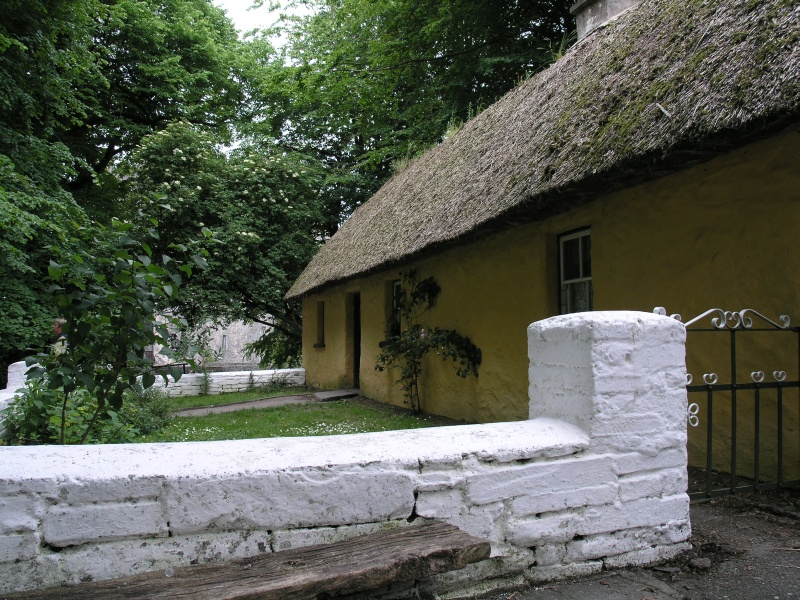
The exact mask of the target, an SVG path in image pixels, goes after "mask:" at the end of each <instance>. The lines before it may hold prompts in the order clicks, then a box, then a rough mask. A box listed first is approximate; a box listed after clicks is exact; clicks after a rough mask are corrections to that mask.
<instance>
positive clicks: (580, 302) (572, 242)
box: [558, 229, 592, 315]
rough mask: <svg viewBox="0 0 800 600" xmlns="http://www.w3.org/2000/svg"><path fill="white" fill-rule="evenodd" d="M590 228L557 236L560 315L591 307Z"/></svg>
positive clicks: (590, 308)
mask: <svg viewBox="0 0 800 600" xmlns="http://www.w3.org/2000/svg"><path fill="white" fill-rule="evenodd" d="M590 233H591V230H590V229H581V230H580V231H574V232H572V233H566V234H564V235H562V236H560V237H559V238H558V256H559V284H560V285H559V296H560V302H561V314H562V315H564V314H567V313H573V312H583V311H587V310H592V238H591V236H590Z"/></svg>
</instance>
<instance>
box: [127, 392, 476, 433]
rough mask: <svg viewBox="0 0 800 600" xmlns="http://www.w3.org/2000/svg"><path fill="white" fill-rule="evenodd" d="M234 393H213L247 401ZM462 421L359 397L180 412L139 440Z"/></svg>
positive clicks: (221, 400) (359, 429)
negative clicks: (207, 412) (199, 413)
mask: <svg viewBox="0 0 800 600" xmlns="http://www.w3.org/2000/svg"><path fill="white" fill-rule="evenodd" d="M230 396H233V394H225V395H222V396H211V398H215V399H216V402H214V404H227V403H230V402H231V401H235V402H242V399H241V394H236V396H238V397H239V399H237V400H230V399H229V397H230ZM259 397H261V398H263V397H264V396H263V395H262V396H259ZM206 398H208V397H206ZM250 399H254V398H250ZM192 406H198V404H192ZM458 424H460V423H459V422H457V421H452V420H450V419H445V418H442V417H435V416H431V415H414V414H412V413H411V412H410V411H407V410H403V409H399V408H396V407H392V406H388V405H384V404H380V403H378V402H372V401H370V400H365V399H362V398H356V399H349V400H340V401H337V402H325V403H313V404H301V405H296V404H295V405H287V406H279V407H275V408H265V409H249V410H241V411H236V412H229V413H224V414H218V415H208V416H205V417H177V418H175V419H173V420H172V422H171V424H169V425H168V426H167V427H165V428H164V429H163V430H161V431H159V432H154V433H151V434H149V435H146V436H140V437H139V438H138V440H137V441H140V442H195V441H213V440H241V439H251V438H268V437H305V436H315V435H341V434H345V433H364V432H368V431H390V430H396V429H416V428H420V427H436V426H440V425H458Z"/></svg>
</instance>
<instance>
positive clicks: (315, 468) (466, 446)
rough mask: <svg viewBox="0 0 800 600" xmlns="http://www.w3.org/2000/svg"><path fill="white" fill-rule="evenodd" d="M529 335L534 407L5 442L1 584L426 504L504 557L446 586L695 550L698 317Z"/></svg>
mask: <svg viewBox="0 0 800 600" xmlns="http://www.w3.org/2000/svg"><path fill="white" fill-rule="evenodd" d="M528 336H529V349H530V356H531V370H530V371H531V401H530V404H531V409H530V412H531V419H530V420H528V421H520V422H513V423H494V424H488V425H472V426H461V427H443V428H437V429H421V430H410V431H393V432H382V433H371V434H358V435H346V436H336V437H316V438H285V439H269V440H245V441H230V442H196V443H184V444H161V445H158V444H140V445H114V446H105V447H103V446H94V447H66V448H61V447H52V446H51V447H26V448H0V592H2V591H11V590H22V589H30V588H37V587H43V586H50V585H59V584H62V583H74V582H79V581H85V580H89V579H104V578H110V577H115V576H120V575H125V574H131V573H137V572H142V571H150V570H160V569H166V568H168V567H170V566H176V565H185V564H190V563H195V562H201V563H202V562H212V561H222V560H226V559H230V558H233V557H239V556H248V555H254V554H259V553H262V552H273V551H279V550H283V549H287V548H294V547H299V546H303V545H308V544H315V543H321V542H331V541H336V540H339V539H344V538H347V537H350V536H354V535H360V534H362V533H366V532H370V531H376V530H380V529H383V528H387V527H402V526H405V525H407V523H408V521H409V520H413V519H418V518H435V519H441V520H444V521H447V522H450V523H453V524H454V525H457V526H458V527H461V528H462V529H464V530H465V531H467V532H469V533H471V534H473V535H476V536H479V537H482V538H485V539H488V540H490V541H491V543H492V558H491V559H490V560H488V561H484V562H482V563H478V564H476V565H471V566H469V567H467V568H466V569H463V570H461V571H458V572H454V573H449V574H444V575H441V576H437V577H435V578H431V579H429V580H426V581H424V582H421V583H419V584H418V585H419V587H421V588H423V589H422V590H421V591H423V592H428V593H433V594H440V593H451V592H453V591H454V590H459V591H462V592H463V591H466V590H467V589H469V590H471V591H475V590H476V589H487V588H489V587H493V586H496V585H500V584H503V585H505V584H509V583H520V582H522V581H524V580H528V581H548V580H552V579H557V578H561V577H566V576H570V575H580V574H589V573H596V572H598V571H600V570H602V569H604V568H610V567H617V566H623V565H631V564H644V563H649V562H653V561H657V560H661V559H664V558H668V557H671V556H673V555H675V554H677V553H678V552H680V551H682V550H683V549H685V548H686V547H687V546H688V544H687V543H686V540H687V539H688V537H689V534H690V526H689V500H688V497H687V495H686V485H687V482H686V450H685V441H686V440H685V436H686V431H685V427H686V391H685V387H684V382H685V379H684V373H685V365H684V337H685V332H684V329H683V325H682V324H681V323H679V322H678V321H675V320H673V319H669V318H666V317H661V316H656V315H652V314H648V313H632V312H619V313H586V314H577V315H568V316H564V317H557V318H554V319H548V320H546V321H542V322H539V323H534V324H533V325H531V327H530V328H529V331H528ZM412 591H413V590H410V589H407V592H408V593H409V594H410V593H411V592H412ZM417 591H420V590H417Z"/></svg>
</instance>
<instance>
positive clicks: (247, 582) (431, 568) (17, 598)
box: [1, 521, 490, 600]
mask: <svg viewBox="0 0 800 600" xmlns="http://www.w3.org/2000/svg"><path fill="white" fill-rule="evenodd" d="M489 552H490V544H489V542H487V541H484V540H481V539H479V538H476V537H473V536H471V535H469V534H467V533H465V532H463V531H461V530H460V529H458V528H457V527H453V526H452V525H449V524H447V523H441V522H438V521H428V522H424V523H421V524H418V525H411V526H408V527H400V528H397V529H391V530H388V531H383V532H379V533H373V534H368V535H364V536H360V537H356V538H352V539H349V540H345V541H342V542H337V543H334V544H320V545H316V546H307V547H305V548H297V549H294V550H285V551H283V552H277V553H274V554H264V555H260V556H255V557H251V558H246V559H240V560H236V561H231V562H227V563H221V564H204V565H194V566H188V567H178V568H175V569H174V572H173V573H172V576H171V577H167V576H166V575H165V572H164V571H157V572H150V573H142V574H139V575H132V576H129V577H122V578H119V579H111V580H108V581H96V582H89V583H81V584H77V585H70V586H64V587H58V588H47V589H43V590H33V591H29V592H19V593H14V594H7V595H2V596H1V597H2V598H3V599H8V600H12V599H13V600H23V599H27V600H29V599H33V598H37V599H42V600H95V599H101V598H102V599H103V600H107V599H109V598H119V599H134V598H148V599H151V600H158V599H160V598H171V599H176V598H178V599H183V598H186V599H192V600H245V599H246V600H311V599H315V598H318V597H320V596H321V595H322V594H325V595H326V596H327V594H333V593H339V594H342V593H356V592H363V591H368V590H372V589H375V588H378V587H380V586H382V585H386V584H388V583H392V582H400V581H413V580H416V579H423V578H425V577H430V576H431V575H435V574H437V573H444V572H447V571H453V570H456V569H461V568H464V567H465V566H467V565H468V564H470V563H473V562H478V561H480V560H484V559H486V558H488V557H489Z"/></svg>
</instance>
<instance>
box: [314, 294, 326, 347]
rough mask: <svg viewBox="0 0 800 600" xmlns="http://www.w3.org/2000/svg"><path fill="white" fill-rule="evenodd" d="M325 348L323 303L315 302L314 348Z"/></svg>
mask: <svg viewBox="0 0 800 600" xmlns="http://www.w3.org/2000/svg"><path fill="white" fill-rule="evenodd" d="M324 347H325V303H324V302H317V343H316V344H314V348H324Z"/></svg>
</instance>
